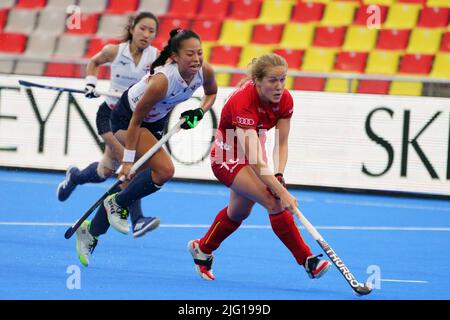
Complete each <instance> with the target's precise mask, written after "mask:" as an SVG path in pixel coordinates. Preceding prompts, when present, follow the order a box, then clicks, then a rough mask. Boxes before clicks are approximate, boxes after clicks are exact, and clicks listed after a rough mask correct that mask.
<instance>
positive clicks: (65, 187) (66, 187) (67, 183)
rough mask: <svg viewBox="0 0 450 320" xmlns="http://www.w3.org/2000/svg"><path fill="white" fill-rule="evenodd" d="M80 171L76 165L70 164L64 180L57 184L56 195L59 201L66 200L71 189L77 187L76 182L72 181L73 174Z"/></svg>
mask: <svg viewBox="0 0 450 320" xmlns="http://www.w3.org/2000/svg"><path fill="white" fill-rule="evenodd" d="M79 173H80V170H79V169H78V168H77V167H74V166H70V167H69V168H68V169H67V171H66V177H65V178H64V180H63V181H62V182H61V183H60V184H59V185H58V189H56V196H57V197H58V200H59V201H66V200H67V199H68V198H69V197H70V195H71V194H72V192H73V190H75V188H76V187H77V184H76V183H75V182H74V181H73V176H74V175H77V174H79Z"/></svg>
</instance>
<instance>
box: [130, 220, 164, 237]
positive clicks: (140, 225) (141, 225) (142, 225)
mask: <svg viewBox="0 0 450 320" xmlns="http://www.w3.org/2000/svg"><path fill="white" fill-rule="evenodd" d="M159 222H160V221H159V218H157V217H144V218H140V219H139V220H138V221H136V224H135V225H134V226H133V237H135V238H138V237H141V236H143V235H144V234H146V233H147V232H149V231H152V230H153V229H156V228H158V226H159Z"/></svg>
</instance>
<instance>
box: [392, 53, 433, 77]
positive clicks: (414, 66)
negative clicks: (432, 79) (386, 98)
mask: <svg viewBox="0 0 450 320" xmlns="http://www.w3.org/2000/svg"><path fill="white" fill-rule="evenodd" d="M432 64H433V56H432V55H426V54H405V55H404V56H403V57H402V60H401V62H400V67H399V73H408V74H429V73H430V71H431V66H432Z"/></svg>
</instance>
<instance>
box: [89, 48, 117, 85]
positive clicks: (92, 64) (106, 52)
mask: <svg viewBox="0 0 450 320" xmlns="http://www.w3.org/2000/svg"><path fill="white" fill-rule="evenodd" d="M118 51H119V46H118V45H117V44H107V45H106V46H104V47H103V49H102V50H101V51H100V52H98V53H97V54H95V55H94V56H93V57H92V58H91V59H90V60H89V62H88V64H87V67H86V75H90V76H95V77H97V75H98V68H99V67H100V66H101V65H103V64H105V63H109V62H113V61H114V59H115V58H116V56H117V53H118Z"/></svg>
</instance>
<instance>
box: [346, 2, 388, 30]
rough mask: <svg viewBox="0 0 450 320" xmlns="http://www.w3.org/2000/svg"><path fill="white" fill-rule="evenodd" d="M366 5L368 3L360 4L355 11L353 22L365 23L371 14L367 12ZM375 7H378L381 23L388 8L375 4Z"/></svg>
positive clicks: (356, 23) (357, 23) (363, 24)
mask: <svg viewBox="0 0 450 320" xmlns="http://www.w3.org/2000/svg"><path fill="white" fill-rule="evenodd" d="M368 7H369V5H362V6H361V7H359V9H358V10H357V11H356V17H355V20H354V21H353V24H355V25H359V26H365V25H367V21H368V20H369V18H370V17H371V16H372V15H373V13H372V12H369V13H368V12H367V8H368ZM377 7H378V8H380V24H382V23H383V22H384V21H385V20H386V15H387V11H388V8H387V7H386V6H381V5H377Z"/></svg>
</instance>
